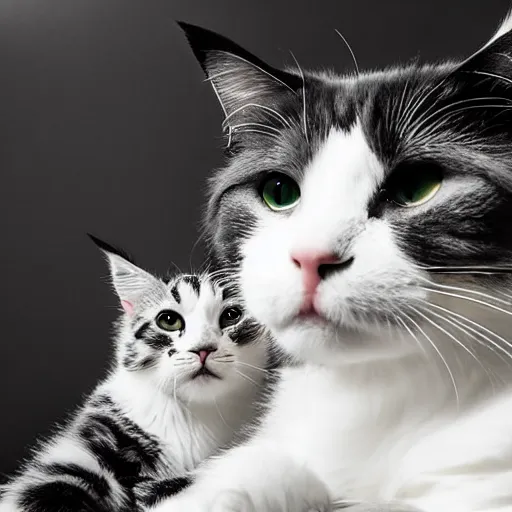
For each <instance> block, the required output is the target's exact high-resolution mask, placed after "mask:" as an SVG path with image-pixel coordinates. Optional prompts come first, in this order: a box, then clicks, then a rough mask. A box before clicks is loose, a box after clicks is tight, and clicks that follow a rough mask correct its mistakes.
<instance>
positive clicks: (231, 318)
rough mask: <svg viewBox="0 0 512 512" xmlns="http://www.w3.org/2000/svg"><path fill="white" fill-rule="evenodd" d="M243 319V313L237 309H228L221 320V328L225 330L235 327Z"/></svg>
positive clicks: (221, 316)
mask: <svg viewBox="0 0 512 512" xmlns="http://www.w3.org/2000/svg"><path fill="white" fill-rule="evenodd" d="M241 317H242V311H241V310H240V309H239V308H237V307H231V308H226V309H225V310H224V311H223V312H222V314H221V315H220V319H219V326H220V328H221V329H225V328H226V327H229V326H230V325H235V324H237V323H238V322H239V320H240V318H241Z"/></svg>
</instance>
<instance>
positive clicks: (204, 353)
mask: <svg viewBox="0 0 512 512" xmlns="http://www.w3.org/2000/svg"><path fill="white" fill-rule="evenodd" d="M216 350H217V348H216V347H203V348H201V349H199V350H191V351H190V352H193V353H194V354H197V355H198V356H199V362H200V363H201V364H202V365H203V366H204V364H205V362H206V359H207V357H208V356H209V355H210V354H211V353H212V352H215V351H216Z"/></svg>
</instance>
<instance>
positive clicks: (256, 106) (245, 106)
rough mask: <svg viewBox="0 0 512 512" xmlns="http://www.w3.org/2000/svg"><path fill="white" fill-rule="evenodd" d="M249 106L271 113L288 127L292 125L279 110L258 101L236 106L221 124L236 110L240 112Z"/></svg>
mask: <svg viewBox="0 0 512 512" xmlns="http://www.w3.org/2000/svg"><path fill="white" fill-rule="evenodd" d="M250 107H255V108H259V109H261V110H263V111H265V112H267V113H269V114H271V115H272V116H273V117H274V118H275V119H278V120H279V121H281V122H282V123H283V124H284V125H285V126H287V127H288V128H292V125H291V124H290V123H289V122H288V120H287V119H286V118H285V117H284V116H282V115H281V114H280V113H279V112H277V110H274V109H273V108H270V107H267V106H266V105H260V104H259V103H246V104H245V105H242V106H241V107H238V108H236V109H235V110H233V112H231V113H230V114H229V115H228V116H227V117H226V118H225V119H224V121H223V122H222V124H223V125H224V124H227V121H229V120H230V119H231V117H233V116H234V115H236V114H237V113H238V112H240V111H242V110H244V109H246V108H250Z"/></svg>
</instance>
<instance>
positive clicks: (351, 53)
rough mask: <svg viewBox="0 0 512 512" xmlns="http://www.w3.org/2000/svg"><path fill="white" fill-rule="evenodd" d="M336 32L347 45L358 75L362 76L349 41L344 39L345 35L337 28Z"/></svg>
mask: <svg viewBox="0 0 512 512" xmlns="http://www.w3.org/2000/svg"><path fill="white" fill-rule="evenodd" d="M334 31H335V32H336V34H338V35H339V36H340V37H341V40H342V41H343V42H344V43H345V46H346V47H347V48H348V51H349V52H350V55H352V61H353V62H354V67H355V68H356V73H357V74H358V75H359V74H360V73H359V66H358V65H357V59H356V56H355V54H354V52H353V51H352V48H351V47H350V45H349V44H348V41H347V40H346V39H345V37H343V34H342V33H341V32H340V31H339V30H338V29H337V28H335V29H334Z"/></svg>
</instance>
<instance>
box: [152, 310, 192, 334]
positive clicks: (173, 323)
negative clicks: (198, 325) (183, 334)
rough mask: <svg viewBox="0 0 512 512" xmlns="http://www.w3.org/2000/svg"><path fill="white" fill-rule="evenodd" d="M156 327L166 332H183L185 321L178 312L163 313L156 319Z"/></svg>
mask: <svg viewBox="0 0 512 512" xmlns="http://www.w3.org/2000/svg"><path fill="white" fill-rule="evenodd" d="M156 325H158V327H160V329H163V330H164V331H183V329H185V320H183V318H182V316H181V315H179V314H178V313H176V311H171V310H170V309H169V310H167V311H161V312H160V313H158V316H157V317H156Z"/></svg>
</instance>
